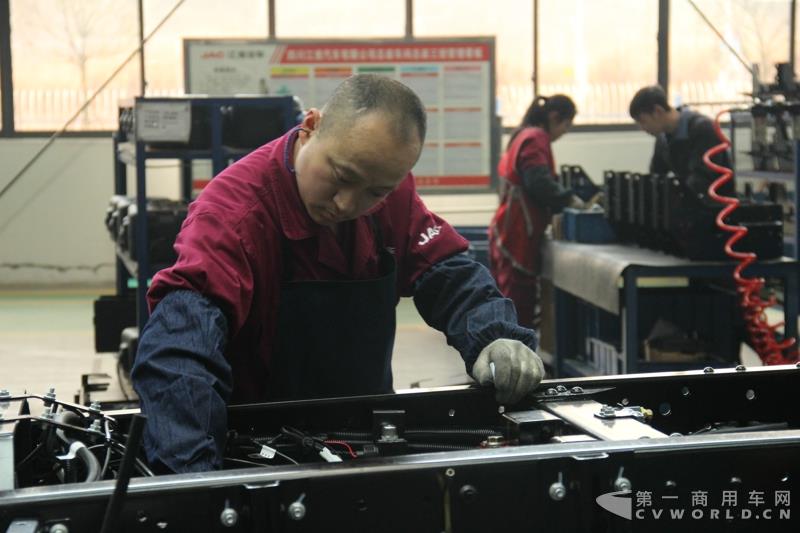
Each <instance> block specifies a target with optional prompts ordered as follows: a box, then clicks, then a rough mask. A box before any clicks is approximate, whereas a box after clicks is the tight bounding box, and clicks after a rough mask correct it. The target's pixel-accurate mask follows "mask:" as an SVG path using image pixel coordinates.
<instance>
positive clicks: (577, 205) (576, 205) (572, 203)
mask: <svg viewBox="0 0 800 533" xmlns="http://www.w3.org/2000/svg"><path fill="white" fill-rule="evenodd" d="M567 207H571V208H572V209H579V210H584V209H586V208H587V207H589V206H588V205H587V204H586V203H585V202H584V201H583V200H581V198H580V196H577V195H575V194H573V195H572V196H571V197H570V199H569V205H568V206H567Z"/></svg>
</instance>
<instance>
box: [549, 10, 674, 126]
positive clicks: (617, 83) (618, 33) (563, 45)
mask: <svg viewBox="0 0 800 533" xmlns="http://www.w3.org/2000/svg"><path fill="white" fill-rule="evenodd" d="M680 3H683V2H672V4H673V5H675V4H680ZM539 32H540V33H539V47H540V48H539V92H540V93H542V94H545V95H547V94H554V93H564V94H567V95H569V96H570V97H572V99H573V100H574V101H575V104H576V105H577V107H578V115H577V117H575V123H576V124H613V123H629V122H631V119H630V116H629V115H628V105H629V103H630V100H631V98H632V97H633V95H634V94H635V93H636V91H637V90H638V89H639V88H640V87H641V86H643V85H651V84H654V83H656V81H657V79H658V76H657V69H658V0H615V1H614V2H608V1H603V2H601V1H597V0H539ZM683 34H684V31H683V30H681V31H679V32H678V33H677V34H676V35H675V37H677V36H679V35H683Z"/></svg>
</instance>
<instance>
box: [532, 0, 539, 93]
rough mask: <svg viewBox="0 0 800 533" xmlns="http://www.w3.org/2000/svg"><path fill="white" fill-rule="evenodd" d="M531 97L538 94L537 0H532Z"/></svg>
mask: <svg viewBox="0 0 800 533" xmlns="http://www.w3.org/2000/svg"><path fill="white" fill-rule="evenodd" d="M531 81H533V97H534V98H536V97H537V96H538V95H539V0H533V75H532V76H531Z"/></svg>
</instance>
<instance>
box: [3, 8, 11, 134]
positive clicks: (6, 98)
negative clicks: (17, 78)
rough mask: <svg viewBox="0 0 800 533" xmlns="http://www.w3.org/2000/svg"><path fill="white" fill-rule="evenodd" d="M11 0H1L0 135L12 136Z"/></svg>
mask: <svg viewBox="0 0 800 533" xmlns="http://www.w3.org/2000/svg"><path fill="white" fill-rule="evenodd" d="M10 3H11V0H0V92H2V102H1V103H0V110H2V113H3V121H2V125H3V130H2V132H0V135H2V136H3V137H10V136H11V135H13V133H14V82H13V79H12V72H11V9H10V7H9V4H10Z"/></svg>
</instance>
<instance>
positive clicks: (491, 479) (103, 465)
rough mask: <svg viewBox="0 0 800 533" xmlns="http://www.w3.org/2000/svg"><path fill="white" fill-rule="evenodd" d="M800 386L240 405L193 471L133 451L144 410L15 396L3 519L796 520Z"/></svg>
mask: <svg viewBox="0 0 800 533" xmlns="http://www.w3.org/2000/svg"><path fill="white" fill-rule="evenodd" d="M799 385H800V367H797V366H781V367H770V368H752V369H751V368H745V367H737V368H735V369H733V368H731V369H716V370H715V369H712V368H707V369H705V370H703V371H695V372H679V373H663V374H649V375H629V376H609V377H598V378H580V379H563V380H553V381H545V382H543V383H542V385H541V386H540V388H538V389H537V391H536V392H535V393H534V394H532V395H531V396H529V397H528V398H526V399H525V400H523V401H522V402H520V403H519V404H518V405H513V406H512V405H508V406H498V405H497V404H496V403H495V401H494V399H493V394H492V391H491V390H486V389H480V388H476V387H473V386H458V387H449V388H446V389H430V390H417V391H413V392H412V391H408V392H405V393H398V394H391V395H381V396H361V397H349V398H328V399H315V400H301V401H292V402H282V403H266V404H253V405H240V406H232V407H230V409H229V414H228V426H229V428H230V431H229V434H228V441H227V442H228V443H227V448H226V450H225V465H224V467H225V468H224V470H221V471H215V472H208V473H199V474H182V475H155V474H154V473H153V472H151V469H150V468H149V467H148V465H146V464H145V463H144V461H143V458H142V457H141V456H139V457H135V456H134V454H132V453H131V450H130V448H135V447H136V444H137V442H138V441H137V438H136V434H137V433H138V431H139V430H140V429H141V418H140V417H138V416H137V414H136V411H132V410H128V411H103V410H101V407H102V406H100V405H97V404H94V405H91V406H89V407H85V406H80V405H76V404H71V403H69V402H63V401H61V399H59V398H56V396H55V395H54V394H53V393H52V391H51V393H48V394H45V395H11V394H9V393H8V392H7V391H3V397H2V398H0V405H2V406H3V411H2V414H3V418H2V419H0V531H8V532H12V531H13V532H18V531H30V532H43V531H49V532H53V531H59V532H62V533H64V532H68V531H98V530H99V529H100V524H101V523H103V520H104V517H105V520H106V522H108V521H109V520H110V521H111V522H110V523H111V525H109V526H107V527H109V528H111V529H108V530H109V531H162V530H164V531H253V532H255V531H258V532H269V531H325V530H329V531H404V532H407V531H435V532H441V531H448V532H450V531H481V532H485V531H501V530H502V531H532V530H548V531H592V532H596V531H642V530H644V529H645V528H647V529H648V530H649V531H678V530H680V531H699V530H701V529H702V530H706V531H753V527H754V524H755V523H756V520H757V521H758V522H757V524H758V531H796V530H797V520H796V517H795V516H793V514H792V509H791V492H792V490H793V488H794V487H795V486H796V484H797V483H796V480H797V479H798V476H799V475H800V462H798V460H797V457H798V454H800V415H799V414H798V411H797V410H796V409H795V408H794V406H793V404H794V401H793V400H794V399H796V396H797V391H798V390H800V387H799ZM34 401H35V402H36V403H37V404H39V405H40V406H41V405H42V404H43V405H44V412H43V413H42V414H41V415H37V416H34V415H31V414H29V410H30V409H29V406H32V405H33V403H34ZM131 435H133V436H132V437H131ZM126 451H127V453H126ZM128 473H133V474H134V475H135V477H133V479H131V480H130V483H129V485H128V483H127V482H128V479H127V477H128V476H127V474H128ZM156 474H157V473H156ZM125 487H127V490H125ZM115 488H116V490H115ZM112 494H113V496H112ZM108 509H112V510H114V509H116V510H119V513H116V512H109V511H108ZM109 515H111V518H110V519H109V518H108V516H109ZM756 516H758V518H755V517H756Z"/></svg>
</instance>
